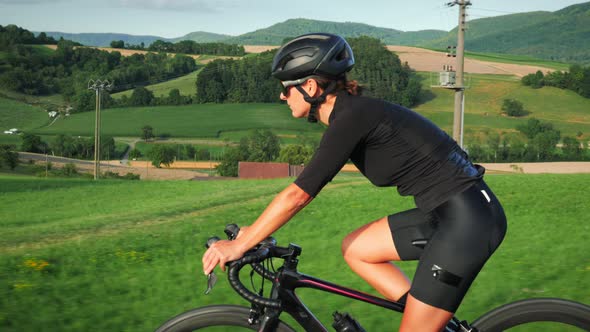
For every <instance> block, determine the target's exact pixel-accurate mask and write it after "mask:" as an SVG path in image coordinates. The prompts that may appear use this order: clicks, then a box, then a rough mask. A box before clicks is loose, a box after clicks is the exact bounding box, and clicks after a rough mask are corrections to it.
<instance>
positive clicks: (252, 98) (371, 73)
mask: <svg viewBox="0 0 590 332" xmlns="http://www.w3.org/2000/svg"><path fill="white" fill-rule="evenodd" d="M348 41H349V43H350V45H351V47H352V49H353V52H354V54H355V60H356V64H355V66H354V67H353V69H352V71H351V72H350V73H349V76H348V78H349V79H353V80H358V81H359V83H360V84H361V85H363V86H364V88H365V90H364V91H365V93H364V94H366V95H369V96H374V97H377V98H382V99H385V100H388V101H391V102H394V103H398V104H401V105H404V106H413V105H415V104H416V103H417V102H418V101H419V98H420V94H421V84H420V81H419V79H418V77H417V76H416V75H414V74H413V71H412V70H411V68H410V67H409V66H408V65H407V64H402V63H401V61H400V60H399V58H398V56H397V55H395V54H394V53H392V52H389V51H388V50H387V49H386V48H385V46H384V45H383V44H382V43H381V42H380V41H379V40H378V39H375V38H370V37H358V38H350V39H348ZM275 52H276V51H267V52H264V53H261V54H259V55H256V56H252V57H247V58H244V59H241V60H232V59H229V60H216V61H213V62H211V63H209V64H208V65H206V66H205V68H204V69H203V70H202V71H201V73H199V76H198V79H197V83H196V84H197V93H196V101H197V102H199V103H208V102H214V103H222V102H229V103H248V102H276V101H277V100H278V95H279V93H280V91H281V90H280V83H279V82H278V81H277V80H276V79H274V78H272V76H271V71H270V68H271V63H272V59H273V56H274V53H275Z"/></svg>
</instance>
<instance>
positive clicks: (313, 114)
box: [295, 81, 337, 123]
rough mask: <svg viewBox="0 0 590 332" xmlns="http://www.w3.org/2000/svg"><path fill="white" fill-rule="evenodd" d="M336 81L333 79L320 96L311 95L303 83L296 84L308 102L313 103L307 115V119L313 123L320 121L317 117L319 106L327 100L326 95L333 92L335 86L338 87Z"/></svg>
mask: <svg viewBox="0 0 590 332" xmlns="http://www.w3.org/2000/svg"><path fill="white" fill-rule="evenodd" d="M336 84H337V83H336V81H331V82H330V84H328V86H327V87H326V89H325V90H324V92H323V93H322V94H321V95H319V96H318V97H311V96H310V95H309V94H308V93H307V91H305V90H304V89H303V88H302V87H301V85H296V86H295V88H297V90H299V92H301V94H302V95H303V99H304V100H305V101H306V102H308V103H309V104H311V109H310V110H309V114H308V115H307V121H308V122H311V123H316V122H318V117H317V110H318V107H319V106H320V105H321V104H323V103H324V102H325V101H326V97H327V96H328V94H329V93H331V92H332V91H333V90H334V88H335V87H336Z"/></svg>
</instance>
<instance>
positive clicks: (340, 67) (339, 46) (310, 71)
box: [272, 33, 354, 81]
mask: <svg viewBox="0 0 590 332" xmlns="http://www.w3.org/2000/svg"><path fill="white" fill-rule="evenodd" d="M353 65H354V56H353V54H352V49H351V48H350V45H348V43H347V42H346V40H344V38H342V37H340V36H338V35H333V34H329V33H311V34H306V35H303V36H299V37H297V38H295V39H293V40H291V41H290V42H288V43H287V44H285V45H283V46H282V47H281V48H280V49H279V50H278V51H277V53H276V55H275V57H274V59H273V63H272V75H273V76H274V77H275V78H277V79H279V80H281V81H294V80H299V79H303V78H306V77H309V76H320V77H325V78H328V79H338V78H340V77H342V75H343V74H344V73H346V72H347V71H349V70H350V69H351V68H352V66H353Z"/></svg>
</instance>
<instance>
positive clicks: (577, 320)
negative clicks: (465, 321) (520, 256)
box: [471, 298, 590, 332]
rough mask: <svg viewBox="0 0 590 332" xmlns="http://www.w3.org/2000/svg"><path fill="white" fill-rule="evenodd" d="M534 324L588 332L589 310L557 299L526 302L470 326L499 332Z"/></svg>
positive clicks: (488, 331)
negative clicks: (541, 323) (545, 323)
mask: <svg viewBox="0 0 590 332" xmlns="http://www.w3.org/2000/svg"><path fill="white" fill-rule="evenodd" d="M535 322H555V323H562V324H566V325H570V326H572V327H578V328H581V329H583V330H585V331H590V307H589V306H587V305H584V304H582V303H578V302H574V301H570V300H564V299H557V298H537V299H527V300H521V301H516V302H512V303H508V304H505V305H503V306H501V307H498V308H496V309H494V310H491V311H490V312H488V313H486V314H484V315H483V316H481V317H480V318H478V319H477V320H475V321H474V322H473V324H471V325H472V326H473V327H475V328H477V329H478V331H479V332H500V331H504V330H507V329H510V328H512V327H515V326H518V325H522V324H527V323H535Z"/></svg>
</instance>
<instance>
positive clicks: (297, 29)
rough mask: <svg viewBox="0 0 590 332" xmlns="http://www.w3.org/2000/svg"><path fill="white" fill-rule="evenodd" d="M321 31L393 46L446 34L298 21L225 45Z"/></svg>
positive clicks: (273, 40)
mask: <svg viewBox="0 0 590 332" xmlns="http://www.w3.org/2000/svg"><path fill="white" fill-rule="evenodd" d="M318 31H321V32H328V33H336V34H340V35H342V36H346V37H359V36H363V35H365V36H370V37H374V38H377V39H381V40H382V41H383V42H384V43H386V44H392V45H419V44H421V43H423V42H424V41H427V40H432V39H436V38H440V37H442V36H444V35H446V34H447V32H446V31H440V30H424V31H416V32H403V31H399V30H394V29H387V28H378V27H374V26H371V25H368V24H362V23H353V22H345V23H340V22H328V21H317V20H309V19H303V18H299V19H290V20H287V21H285V22H281V23H277V24H274V25H272V26H270V27H268V28H265V29H260V30H256V31H254V32H249V33H246V34H243V35H240V36H237V37H234V38H230V39H227V40H226V41H225V42H228V43H236V44H240V45H280V44H282V43H283V41H284V39H285V38H292V37H295V36H299V35H302V34H305V33H311V32H318Z"/></svg>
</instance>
